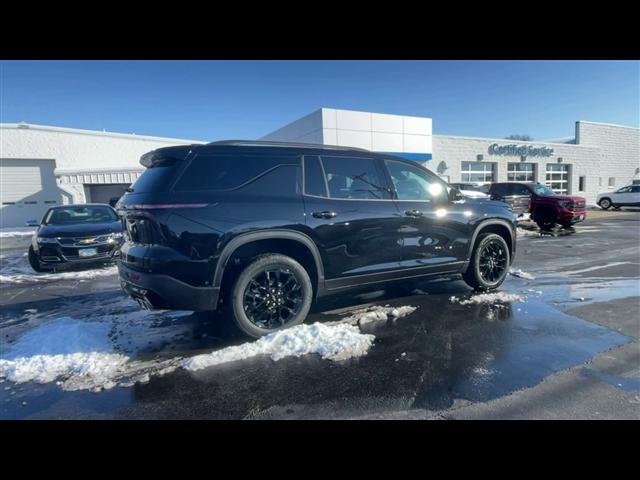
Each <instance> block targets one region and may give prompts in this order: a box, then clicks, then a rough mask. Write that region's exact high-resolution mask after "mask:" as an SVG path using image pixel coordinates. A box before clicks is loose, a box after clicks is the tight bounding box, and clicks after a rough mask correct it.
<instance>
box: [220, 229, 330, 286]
mask: <svg viewBox="0 0 640 480" xmlns="http://www.w3.org/2000/svg"><path fill="white" fill-rule="evenodd" d="M256 253H258V254H259V253H281V254H283V255H287V256H290V257H291V258H293V259H294V260H296V261H298V262H299V263H301V264H302V265H303V267H305V269H306V270H307V271H308V273H309V277H310V278H311V283H312V284H313V287H314V294H315V295H317V294H318V292H319V291H320V290H323V289H324V267H323V263H322V257H321V256H320V252H319V250H318V248H317V246H316V245H315V243H314V242H313V240H312V239H311V238H310V237H309V236H307V235H305V234H304V233H302V232H296V231H291V230H277V229H274V230H266V231H265V230H261V231H258V232H250V233H244V234H240V235H238V236H237V237H235V238H233V239H231V240H230V241H229V242H228V243H227V244H226V245H225V246H224V248H223V249H222V252H221V253H220V256H219V258H218V262H217V265H216V269H215V272H214V275H213V287H214V288H222V286H223V283H224V282H225V281H226V277H225V273H227V274H228V273H229V272H230V271H231V269H232V267H233V266H234V265H230V263H229V261H230V260H232V259H235V258H244V257H245V256H246V257H249V256H254V255H255V254H256Z"/></svg>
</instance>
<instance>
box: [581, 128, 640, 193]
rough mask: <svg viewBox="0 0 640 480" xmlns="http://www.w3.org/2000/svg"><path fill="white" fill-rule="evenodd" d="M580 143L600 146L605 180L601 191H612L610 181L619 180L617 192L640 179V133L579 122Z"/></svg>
mask: <svg viewBox="0 0 640 480" xmlns="http://www.w3.org/2000/svg"><path fill="white" fill-rule="evenodd" d="M576 142H577V143H578V144H579V145H585V146H598V147H599V148H600V155H601V162H600V165H599V171H598V172H597V175H598V176H599V177H602V187H600V188H599V191H602V192H605V191H610V190H612V187H609V186H608V180H609V177H613V178H615V189H618V188H620V187H624V186H625V185H629V184H631V182H632V180H634V179H638V178H640V172H639V170H640V129H639V128H633V127H624V126H621V125H610V124H605V123H594V122H585V121H578V122H576Z"/></svg>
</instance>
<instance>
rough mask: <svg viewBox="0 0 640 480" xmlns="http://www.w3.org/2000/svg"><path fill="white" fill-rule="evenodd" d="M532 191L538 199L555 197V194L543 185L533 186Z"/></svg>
mask: <svg viewBox="0 0 640 480" xmlns="http://www.w3.org/2000/svg"><path fill="white" fill-rule="evenodd" d="M532 188H533V191H534V192H535V193H536V195H538V196H540V197H550V196H552V195H555V192H554V191H553V190H551V189H550V188H549V187H545V186H544V185H533V187H532Z"/></svg>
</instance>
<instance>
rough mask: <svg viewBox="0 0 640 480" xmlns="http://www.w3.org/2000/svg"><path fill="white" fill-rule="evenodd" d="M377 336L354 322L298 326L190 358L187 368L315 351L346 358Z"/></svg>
mask: <svg viewBox="0 0 640 480" xmlns="http://www.w3.org/2000/svg"><path fill="white" fill-rule="evenodd" d="M374 338H375V336H374V335H369V334H363V333H361V332H360V330H359V329H358V327H354V326H353V325H348V324H341V325H326V324H322V323H317V322H316V323H314V324H312V325H304V324H303V325H296V326H295V327H291V328H288V329H285V330H280V331H278V332H274V333H271V334H269V335H266V336H264V337H262V338H260V339H258V340H256V341H255V342H247V343H243V344H242V345H237V346H232V347H227V348H223V349H221V350H217V351H215V352H211V353H207V354H203V355H196V356H194V357H191V358H189V359H186V360H185V361H184V363H183V367H184V368H185V369H187V370H201V369H203V368H207V367H210V366H213V365H220V364H222V363H227V362H233V361H236V360H243V359H247V358H251V357H255V356H257V355H268V356H269V357H271V359H272V360H274V361H277V360H281V359H283V358H285V357H300V356H302V355H308V354H311V353H315V354H318V355H320V356H321V357H322V358H323V359H326V360H346V359H349V358H353V357H360V356H362V355H366V353H367V352H368V351H369V348H370V347H371V345H372V343H373V340H374Z"/></svg>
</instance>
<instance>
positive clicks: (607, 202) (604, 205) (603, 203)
mask: <svg viewBox="0 0 640 480" xmlns="http://www.w3.org/2000/svg"><path fill="white" fill-rule="evenodd" d="M598 205H600V208H601V209H603V210H609V209H610V208H611V199H610V198H607V197H605V198H602V199H600V202H599V203H598Z"/></svg>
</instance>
